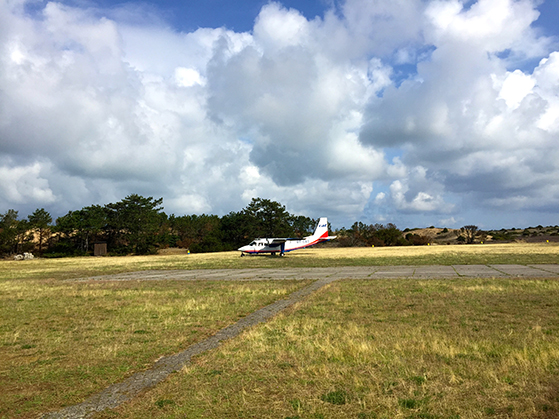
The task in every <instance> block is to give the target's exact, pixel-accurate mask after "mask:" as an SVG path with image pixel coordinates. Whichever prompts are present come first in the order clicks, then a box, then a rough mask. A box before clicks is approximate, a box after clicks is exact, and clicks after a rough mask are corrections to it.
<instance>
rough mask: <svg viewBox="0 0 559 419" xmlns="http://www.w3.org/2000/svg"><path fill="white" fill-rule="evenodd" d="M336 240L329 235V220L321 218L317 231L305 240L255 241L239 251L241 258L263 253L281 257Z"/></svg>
mask: <svg viewBox="0 0 559 419" xmlns="http://www.w3.org/2000/svg"><path fill="white" fill-rule="evenodd" d="M335 238H336V236H329V235H328V220H327V219H326V218H321V219H320V220H319V221H318V225H317V226H316V230H315V231H314V233H313V235H312V236H307V237H305V238H303V239H290V238H266V239H254V240H253V241H252V243H250V244H247V245H246V246H243V247H240V248H239V249H238V250H240V251H241V256H244V255H245V254H249V255H257V254H261V253H271V254H272V255H275V254H276V253H279V254H280V256H283V255H284V254H285V253H286V252H291V251H293V250H297V249H303V248H305V247H309V246H314V245H315V244H317V243H322V242H325V241H328V240H333V239H335Z"/></svg>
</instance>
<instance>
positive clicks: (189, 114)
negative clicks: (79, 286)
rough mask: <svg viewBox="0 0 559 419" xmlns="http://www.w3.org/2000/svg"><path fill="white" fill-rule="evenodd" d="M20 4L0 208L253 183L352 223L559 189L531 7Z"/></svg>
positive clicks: (545, 64) (552, 107)
mask: <svg viewBox="0 0 559 419" xmlns="http://www.w3.org/2000/svg"><path fill="white" fill-rule="evenodd" d="M27 4H28V2H26V1H25V0H17V1H12V2H1V3H0V52H1V54H0V92H2V94H1V95H0V139H1V140H0V174H2V176H0V190H1V191H2V200H1V201H0V204H1V206H0V212H1V211H5V210H7V209H8V208H12V207H16V209H25V210H27V211H29V212H32V211H33V210H34V209H35V208H36V207H39V206H41V207H42V206H47V207H48V208H50V209H51V210H52V211H57V212H58V214H56V215H62V214H63V213H65V212H67V211H68V210H75V209H78V208H80V207H82V206H86V205H90V204H93V203H100V204H104V203H107V202H114V201H116V200H120V199H122V198H123V197H124V196H126V195H127V194H130V193H141V194H144V195H148V196H155V197H163V198H164V206H165V210H166V211H167V212H168V213H176V214H185V213H192V212H195V213H200V212H207V213H208V212H209V213H217V214H226V213H228V212H229V211H236V210H240V209H241V208H242V207H243V206H245V205H246V204H248V202H250V199H251V198H252V197H256V196H260V197H265V198H270V199H276V200H278V201H280V202H282V203H283V204H285V205H286V206H287V207H288V209H289V210H290V211H293V212H296V213H302V214H306V215H309V216H311V217H315V218H316V217H319V216H328V217H330V219H332V220H336V221H337V222H338V223H340V224H342V225H351V224H352V223H353V221H355V220H356V219H359V218H360V217H364V218H367V217H369V218H375V219H376V220H381V219H382V220H386V221H388V222H390V221H393V219H397V220H404V221H406V222H413V220H423V219H425V217H434V218H433V221H431V223H434V222H435V220H438V219H440V217H441V214H445V219H446V220H461V219H467V218H468V217H467V216H466V214H467V213H468V212H469V211H473V210H474V206H475V207H476V208H475V210H476V211H479V207H481V208H484V209H486V210H487V211H493V210H494V211H497V210H501V209H502V208H513V209H514V211H518V212H519V213H521V212H522V211H539V212H540V213H546V214H547V213H550V214H551V212H549V209H550V208H553V207H554V206H555V208H556V204H557V203H559V191H558V190H557V187H556V186H555V185H557V184H559V182H558V181H559V166H558V165H557V161H559V155H558V154H559V151H556V150H557V147H556V145H557V144H556V143H557V135H559V116H558V115H559V87H558V86H559V78H558V77H559V76H558V74H559V52H556V51H554V48H553V45H554V42H555V41H554V40H553V39H552V38H549V37H545V36H542V35H541V33H540V32H538V31H537V30H536V29H535V28H534V27H533V22H534V21H535V20H536V19H537V18H538V15H539V12H538V10H537V8H536V6H537V4H536V3H535V2H532V1H528V0H521V1H512V0H498V1H494V0H493V1H488V0H479V1H477V2H473V3H471V2H470V3H464V2H461V1H445V2H442V1H420V0H413V1H408V0H406V1H404V0H397V1H376V2H370V1H365V0H346V1H345V2H343V3H341V4H340V6H339V8H338V9H337V10H334V9H332V10H326V11H325V13H324V15H323V16H317V17H316V18H314V19H312V20H308V19H306V18H305V17H304V16H303V15H302V14H301V13H299V12H298V11H297V10H296V9H287V8H285V7H283V6H282V5H281V4H280V3H276V2H272V3H268V4H266V5H265V6H264V7H263V8H262V9H261V10H260V13H259V14H258V16H257V18H256V20H255V24H254V28H253V30H252V31H251V32H244V33H237V32H234V31H231V30H227V29H225V28H199V29H197V30H195V31H192V32H187V33H185V32H179V31H177V30H175V29H173V28H171V27H170V26H169V25H168V24H167V23H166V22H165V20H164V18H162V17H161V14H160V13H159V12H158V11H157V9H154V8H149V7H147V6H143V7H132V6H131V5H125V6H122V7H119V8H113V9H110V10H103V9H101V8H94V7H88V8H87V7H71V6H67V5H64V4H61V3H56V2H50V3H47V4H46V5H45V6H44V7H43V8H42V9H41V8H38V7H35V8H34V9H35V10H36V11H35V12H34V14H29V13H28V12H26V10H28V8H27V7H26V5H27ZM473 203H475V205H474V204H473ZM455 222H456V221H455ZM542 222H544V221H541V222H538V223H542Z"/></svg>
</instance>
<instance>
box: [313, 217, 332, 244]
mask: <svg viewBox="0 0 559 419" xmlns="http://www.w3.org/2000/svg"><path fill="white" fill-rule="evenodd" d="M311 237H312V238H313V239H315V240H316V239H318V240H320V241H325V240H332V239H335V238H336V236H328V219H327V218H326V217H323V218H321V219H320V220H318V225H317V226H316V230H315V231H314V233H313V235H312V236H311Z"/></svg>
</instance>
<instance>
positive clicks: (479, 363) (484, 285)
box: [99, 278, 559, 419]
mask: <svg viewBox="0 0 559 419" xmlns="http://www.w3.org/2000/svg"><path fill="white" fill-rule="evenodd" d="M418 287H420V288H421V289H422V292H421V293H417V292H413V290H415V289H417V288H418ZM558 308H559V282H558V281H555V280H539V279H508V278H504V279H463V278H460V279H452V280H438V279H437V280H435V279H433V280H409V279H386V280H383V279H381V280H371V281H360V280H347V281H338V282H335V283H333V284H331V285H329V286H328V287H327V288H325V289H323V290H321V291H319V292H318V293H317V294H315V295H313V296H311V297H310V298H309V299H308V300H306V301H305V302H303V303H300V304H298V305H297V306H296V307H294V308H292V309H289V310H288V312H285V313H284V314H282V315H279V316H278V317H276V318H275V319H273V320H272V321H271V322H269V323H267V324H265V325H261V326H258V327H256V328H254V329H252V330H250V331H248V332H246V333H244V334H243V335H242V336H240V337H238V338H236V339H235V340H233V341H230V342H228V343H226V344H224V345H223V346H222V347H220V348H218V349H216V350H214V351H212V352H210V353H207V354H203V355H201V356H199V357H197V358H196V359H195V361H194V363H193V365H191V366H190V367H188V368H185V369H184V370H183V371H182V372H181V373H180V374H176V375H173V376H172V377H170V378H169V380H167V381H166V382H164V383H162V384H161V385H159V386H158V387H157V388H155V389H153V390H151V391H149V392H147V394H146V395H145V396H143V397H140V398H137V399H135V400H133V401H132V402H131V403H128V404H126V405H124V406H122V407H120V408H118V409H117V410H115V411H109V412H104V413H102V414H101V415H100V416H99V417H101V418H112V417H119V418H121V417H123V418H148V417H155V418H158V417H161V418H162V417H165V418H184V417H188V418H202V417H204V418H224V417H243V418H250V417H254V418H286V417H294V416H298V417H300V418H318V417H322V418H461V419H464V418H484V417H498V418H527V417H529V418H550V417H557V416H558V415H559V399H558V397H557V394H559V310H558ZM546 331H549V333H546ZM212 371H219V372H220V373H219V374H213V373H212ZM162 398H166V399H171V400H173V401H174V405H173V406H171V407H170V408H169V409H167V410H166V411H165V413H164V414H163V413H162V412H161V409H158V408H157V407H155V406H154V401H156V400H160V399H162Z"/></svg>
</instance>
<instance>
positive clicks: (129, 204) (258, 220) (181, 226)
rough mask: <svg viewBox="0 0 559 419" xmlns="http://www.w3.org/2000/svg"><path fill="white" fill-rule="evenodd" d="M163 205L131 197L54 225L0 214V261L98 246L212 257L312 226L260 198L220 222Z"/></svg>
mask: <svg viewBox="0 0 559 419" xmlns="http://www.w3.org/2000/svg"><path fill="white" fill-rule="evenodd" d="M162 203H163V199H162V198H159V199H155V198H153V197H147V198H146V197H143V196H141V195H137V194H132V195H129V196H127V197H126V198H124V199H123V200H121V201H119V202H116V203H110V204H107V205H104V206H101V205H91V206H87V207H84V208H82V209H80V210H77V211H69V212H68V213H67V214H66V215H64V216H62V217H59V218H57V219H56V221H55V222H54V223H53V219H52V217H51V215H50V214H49V213H48V212H47V211H46V210H45V209H44V208H41V209H37V210H36V211H35V212H33V214H31V215H29V216H28V217H27V219H19V217H18V211H16V210H13V209H10V210H8V211H7V212H6V213H4V214H0V255H3V256H6V255H13V254H20V253H23V252H31V251H34V252H38V253H39V254H40V255H41V256H43V257H62V256H80V255H88V254H91V253H92V252H93V246H94V244H95V243H99V242H103V243H106V244H107V248H108V249H109V253H110V254H112V255H124V254H131V253H133V254H138V255H141V254H152V253H155V252H156V251H157V250H158V249H160V248H165V247H182V248H186V249H190V250H191V251H192V252H215V251H225V250H233V249H237V248H239V247H240V246H242V245H245V244H247V241H250V240H252V239H253V238H255V237H304V236H307V235H309V234H311V233H312V231H313V230H314V227H315V224H316V220H314V219H312V218H309V217H305V216H300V215H299V216H297V215H292V214H290V213H289V212H288V211H287V210H286V209H285V206H283V205H281V204H280V203H278V202H275V201H272V200H269V199H262V198H254V199H253V200H252V201H251V203H250V204H249V205H247V206H246V207H245V208H243V209H242V210H241V211H239V212H230V213H229V214H227V215H225V216H223V217H218V216H217V215H206V214H202V215H182V216H176V215H174V214H173V215H170V216H168V215H167V214H165V212H164V211H163V207H162Z"/></svg>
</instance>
